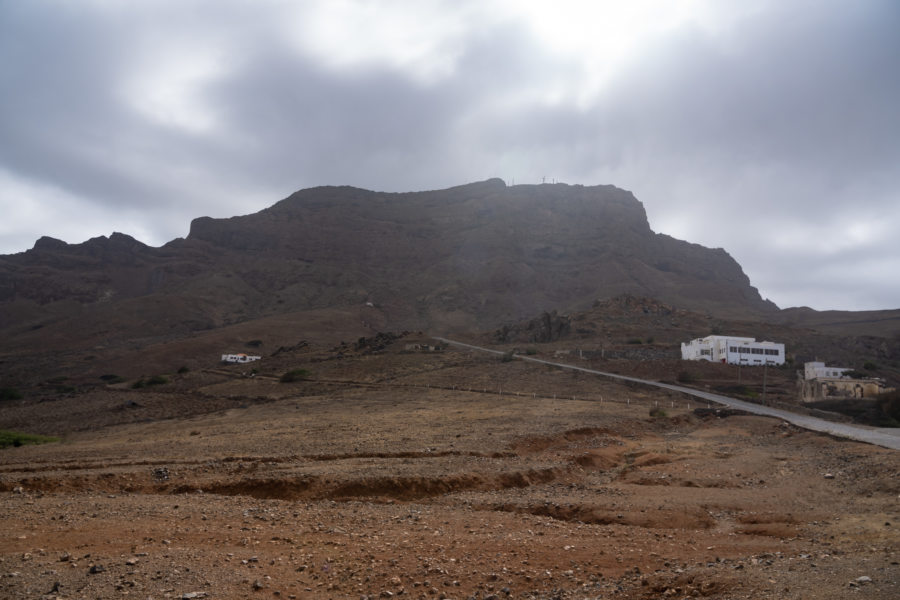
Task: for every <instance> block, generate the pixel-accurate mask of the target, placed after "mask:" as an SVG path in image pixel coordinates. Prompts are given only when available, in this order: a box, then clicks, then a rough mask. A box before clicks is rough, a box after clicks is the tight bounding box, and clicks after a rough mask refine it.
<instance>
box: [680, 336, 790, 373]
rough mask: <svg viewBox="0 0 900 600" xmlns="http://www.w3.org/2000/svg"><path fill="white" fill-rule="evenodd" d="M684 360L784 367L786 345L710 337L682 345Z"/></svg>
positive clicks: (750, 339)
mask: <svg viewBox="0 0 900 600" xmlns="http://www.w3.org/2000/svg"><path fill="white" fill-rule="evenodd" d="M681 358H682V360H708V361H710V362H721V363H728V364H730V365H750V366H753V365H764V364H769V365H783V364H784V344H777V343H775V342H757V341H756V339H754V338H748V337H734V336H728V335H709V336H706V337H705V338H698V339H696V340H691V341H690V342H688V343H687V344H681Z"/></svg>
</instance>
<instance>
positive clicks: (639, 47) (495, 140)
mask: <svg viewBox="0 0 900 600" xmlns="http://www.w3.org/2000/svg"><path fill="white" fill-rule="evenodd" d="M489 177H500V178H503V179H504V180H506V181H507V183H512V182H515V183H540V182H541V180H542V178H544V177H546V178H547V180H548V181H551V180H554V179H555V180H557V181H560V182H565V183H580V184H584V185H596V184H607V183H610V184H613V185H616V186H619V187H622V188H625V189H628V190H631V191H633V192H634V194H635V195H636V196H637V198H638V199H639V200H640V201H642V202H643V204H644V206H645V207H646V210H647V213H648V216H649V220H650V225H651V227H652V228H653V229H654V231H657V232H662V233H667V234H669V235H672V236H674V237H677V238H679V239H684V240H688V241H690V242H695V243H699V244H703V245H704V246H709V247H722V248H725V250H727V251H728V252H729V253H730V254H731V255H732V256H733V257H734V258H735V259H736V260H737V261H738V262H739V263H740V264H741V265H742V266H743V268H744V270H745V272H746V273H747V274H748V275H749V277H750V279H751V281H752V283H753V285H755V286H757V287H758V288H759V289H760V292H761V294H762V295H763V296H764V297H767V298H769V299H771V300H772V301H774V302H775V303H776V304H778V305H779V306H781V307H783V308H784V307H789V306H803V305H805V306H811V307H813V308H816V309H848V310H864V309H878V308H900V2H898V1H896V0H883V1H877V0H772V1H766V0H753V1H747V0H734V1H729V0H708V1H702V0H700V1H682V2H679V1H678V0H655V1H651V0H648V1H639V0H629V1H628V2H623V1H620V0H612V1H609V2H601V1H598V0H593V1H585V2H572V1H567V0H552V1H546V2H537V1H533V2H528V1H524V0H508V1H504V0H493V1H492V0H472V1H464V0H463V1H461V0H447V1H444V2H441V1H433V2H429V1H424V0H408V1H387V0H385V1H383V2H377V1H362V0H360V1H352V0H322V1H320V2H317V1H305V2H301V1H297V2H290V1H287V0H280V1H275V0H273V1H260V0H256V1H250V0H247V1H237V0H171V1H166V0H155V1H152V2H132V1H127V0H122V1H115V0H96V1H92V0H78V1H63V0H59V1H51V0H41V1H37V0H0V209H2V215H0V253H2V254H8V253H14V252H21V251H24V250H26V249H28V248H30V247H32V246H33V244H34V242H35V240H37V238H39V237H40V236H42V235H50V236H52V237H56V238H59V239H62V240H65V241H67V242H69V243H80V242H83V241H85V240H87V239H89V238H91V237H94V236H98V235H109V234H111V233H112V232H113V231H120V232H123V233H128V234H130V235H132V236H134V237H136V238H137V239H139V240H141V241H143V242H145V243H147V244H150V245H153V246H159V245H162V244H164V243H165V242H167V241H169V240H171V239H173V238H176V237H183V236H185V235H187V232H188V227H189V224H190V221H191V219H192V218H194V217H198V216H204V215H208V216H214V217H228V216H234V215H239V214H247V213H252V212H256V211H258V210H260V209H262V208H265V207H266V206H269V205H271V204H273V203H275V202H276V201H278V200H280V199H281V198H284V197H286V196H288V195H289V194H291V193H292V192H294V191H296V190H298V189H302V188H306V187H312V186H316V185H343V184H348V185H355V186H359V187H363V188H367V189H373V190H383V191H416V190H425V189H438V188H444V187H449V186H453V185H459V184H463V183H468V182H472V181H478V180H483V179H487V178H489Z"/></svg>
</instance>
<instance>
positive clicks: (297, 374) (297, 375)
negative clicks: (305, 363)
mask: <svg viewBox="0 0 900 600" xmlns="http://www.w3.org/2000/svg"><path fill="white" fill-rule="evenodd" d="M310 375H312V373H310V372H309V371H307V370H306V369H293V370H291V371H288V372H287V373H285V374H283V375H282V376H281V377H280V378H279V379H278V381H280V382H281V383H291V382H293V381H306V380H307V379H309V377H310Z"/></svg>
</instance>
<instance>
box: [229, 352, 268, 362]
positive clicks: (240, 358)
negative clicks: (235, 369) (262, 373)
mask: <svg viewBox="0 0 900 600" xmlns="http://www.w3.org/2000/svg"><path fill="white" fill-rule="evenodd" d="M261 358H262V356H250V355H249V354H223V355H222V362H223V363H248V362H253V361H254V360H259V359H261Z"/></svg>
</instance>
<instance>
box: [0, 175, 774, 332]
mask: <svg viewBox="0 0 900 600" xmlns="http://www.w3.org/2000/svg"><path fill="white" fill-rule="evenodd" d="M622 293H634V294H639V295H642V296H652V297H655V298H659V299H661V300H663V301H666V302H669V303H671V304H673V305H676V306H683V307H690V308H693V309H695V310H704V311H709V312H711V313H715V314H726V315H734V314H740V315H748V314H750V315H762V314H773V313H775V312H776V311H777V307H775V305H774V304H772V303H771V302H768V301H764V300H763V299H762V298H760V296H759V293H758V292H757V290H756V289H755V288H753V287H752V286H751V285H750V282H749V280H748V278H747V276H746V275H745V274H744V272H743V271H742V270H741V267H740V265H738V264H737V263H736V262H735V261H734V260H733V259H732V258H731V257H730V256H729V255H728V254H727V253H726V252H725V251H724V250H722V249H715V250H712V249H708V248H704V247H702V246H699V245H696V244H690V243H688V242H684V241H680V240H676V239H674V238H671V237H669V236H666V235H662V234H657V233H654V232H653V231H652V230H651V229H650V226H649V224H648V221H647V215H646V213H645V211H644V207H643V205H642V204H641V203H640V202H639V201H638V200H637V199H635V197H634V196H633V195H632V194H631V193H630V192H627V191H625V190H621V189H619V188H616V187H613V186H593V187H585V186H580V185H574V186H571V185H565V184H543V185H516V186H506V185H505V184H504V183H503V182H502V181H501V180H499V179H491V180H487V181H483V182H479V183H473V184H469V185H463V186H459V187H454V188H450V189H446V190H437V191H427V192H415V193H382V192H373V191H368V190H363V189H358V188H353V187H318V188H312V189H306V190H302V191H299V192H297V193H295V194H293V195H291V196H290V197H288V198H286V199H284V200H282V201H280V202H278V203H276V204H275V205H273V206H271V207H270V208H267V209H265V210H262V211H260V212H258V213H255V214H251V215H246V216H240V217H233V218H229V219H212V218H209V217H201V218H198V219H195V220H194V221H193V222H192V223H191V228H190V234H189V235H188V236H187V238H186V239H176V240H174V241H172V242H169V243H168V244H166V245H164V246H162V247H160V248H152V247H149V246H146V245H144V244H142V243H141V242H139V241H137V240H135V239H133V238H131V237H130V236H128V235H124V234H121V233H114V234H112V235H111V236H110V237H109V238H106V237H99V238H94V239H91V240H88V241H86V242H84V243H82V244H74V245H69V244H66V243H64V242H61V241H59V240H54V239H52V238H47V237H44V238H41V239H40V240H38V241H37V243H36V244H35V245H34V248H32V249H31V250H28V251H26V252H23V253H19V254H14V255H7V256H2V257H0V306H2V308H3V310H2V313H0V328H2V330H3V331H4V333H6V334H7V338H16V337H21V336H25V337H29V334H30V332H34V331H38V330H45V331H43V332H42V333H41V335H42V336H44V337H45V339H49V340H56V341H57V342H59V343H66V340H69V341H70V342H75V343H79V342H81V343H87V342H89V341H90V342H91V343H93V342H96V340H98V339H103V340H105V341H107V342H109V341H111V340H121V339H133V338H136V337H138V338H144V339H155V338H158V337H165V336H171V335H183V334H185V333H188V332H191V331H198V330H206V329H211V328H215V327H221V326H223V325H229V324H234V323H239V322H244V321H247V320H250V319H255V318H260V317H266V316H271V315H276V314H282V313H288V312H297V311H309V310H321V309H327V308H336V307H367V308H369V309H374V310H369V311H368V315H369V316H368V317H365V318H368V319H371V321H372V322H373V323H377V324H379V325H382V326H385V327H390V328H431V329H439V330H445V331H454V330H457V331H458V330H473V329H481V330H485V329H489V328H491V327H495V326H497V325H498V324H501V323H504V322H512V321H515V320H518V319H521V318H523V317H526V316H531V315H534V314H536V313H538V312H540V311H543V310H550V309H563V310H566V309H570V308H578V307H586V306H589V305H590V304H591V303H592V302H593V301H594V300H596V299H598V298H609V297H614V296H618V295H620V294H622ZM50 330H52V331H53V333H54V335H50V336H47V333H48V331H50Z"/></svg>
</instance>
